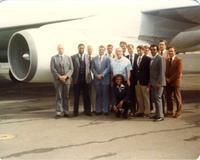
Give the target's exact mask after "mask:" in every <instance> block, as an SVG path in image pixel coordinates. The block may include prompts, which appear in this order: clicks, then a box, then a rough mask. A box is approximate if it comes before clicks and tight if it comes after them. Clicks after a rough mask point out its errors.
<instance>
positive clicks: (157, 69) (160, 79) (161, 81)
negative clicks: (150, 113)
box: [150, 45, 166, 121]
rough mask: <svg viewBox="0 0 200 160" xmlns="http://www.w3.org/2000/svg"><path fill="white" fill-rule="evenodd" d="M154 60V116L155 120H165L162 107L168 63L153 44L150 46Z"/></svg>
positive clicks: (152, 78) (152, 72)
mask: <svg viewBox="0 0 200 160" xmlns="http://www.w3.org/2000/svg"><path fill="white" fill-rule="evenodd" d="M150 50H151V54H152V60H151V64H150V86H151V98H152V102H154V103H155V107H156V114H155V116H154V117H152V118H154V119H155V121H163V120H164V114H163V108H162V98H161V97H162V94H163V89H164V86H165V85H166V80H165V70H166V63H165V59H164V58H163V57H162V56H160V55H159V53H158V46H157V45H151V47H150Z"/></svg>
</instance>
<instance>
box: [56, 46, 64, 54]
mask: <svg viewBox="0 0 200 160" xmlns="http://www.w3.org/2000/svg"><path fill="white" fill-rule="evenodd" d="M57 50H58V53H59V54H61V55H62V54H63V53H64V46H63V44H58V46H57Z"/></svg>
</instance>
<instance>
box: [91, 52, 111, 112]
mask: <svg viewBox="0 0 200 160" xmlns="http://www.w3.org/2000/svg"><path fill="white" fill-rule="evenodd" d="M91 69H92V72H93V74H94V83H95V89H96V112H97V113H101V112H104V113H108V112H109V84H110V59H109V58H108V57H107V56H103V57H102V60H100V56H96V57H94V59H93V60H92V66H91ZM100 74H102V75H103V79H102V80H99V79H97V76H98V75H100Z"/></svg>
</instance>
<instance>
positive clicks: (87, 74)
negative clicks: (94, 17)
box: [72, 53, 92, 84]
mask: <svg viewBox="0 0 200 160" xmlns="http://www.w3.org/2000/svg"><path fill="white" fill-rule="evenodd" d="M84 59H85V81H86V83H87V84H89V83H91V81H92V75H91V69H90V62H89V56H88V55H86V54H84ZM72 62H73V65H74V72H73V75H72V78H73V83H74V84H77V82H78V78H79V71H80V61H79V54H78V53H77V54H75V55H73V56H72Z"/></svg>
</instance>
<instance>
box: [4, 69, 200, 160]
mask: <svg viewBox="0 0 200 160" xmlns="http://www.w3.org/2000/svg"><path fill="white" fill-rule="evenodd" d="M199 80H200V74H184V75H183V87H182V95H183V99H184V110H183V114H182V116H181V117H180V118H178V119H174V118H165V120H164V121H162V122H153V121H152V120H151V119H149V118H131V119H128V120H124V119H119V118H116V117H115V116H114V115H110V116H95V115H93V116H92V117H87V116H85V115H82V114H81V115H80V116H79V117H76V118H61V119H54V115H55V91H54V88H53V85H52V84H26V83H13V82H11V81H10V80H9V79H8V77H7V73H6V72H1V74H0V159H1V160H32V159H36V160H40V159H41V160H44V159H48V160H61V159H65V160H140V159H141V160H171V159H173V160H184V159H185V160H196V159H198V157H199V156H200V84H199ZM71 105H72V104H71ZM70 109H71V110H72V106H71V108H70Z"/></svg>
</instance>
